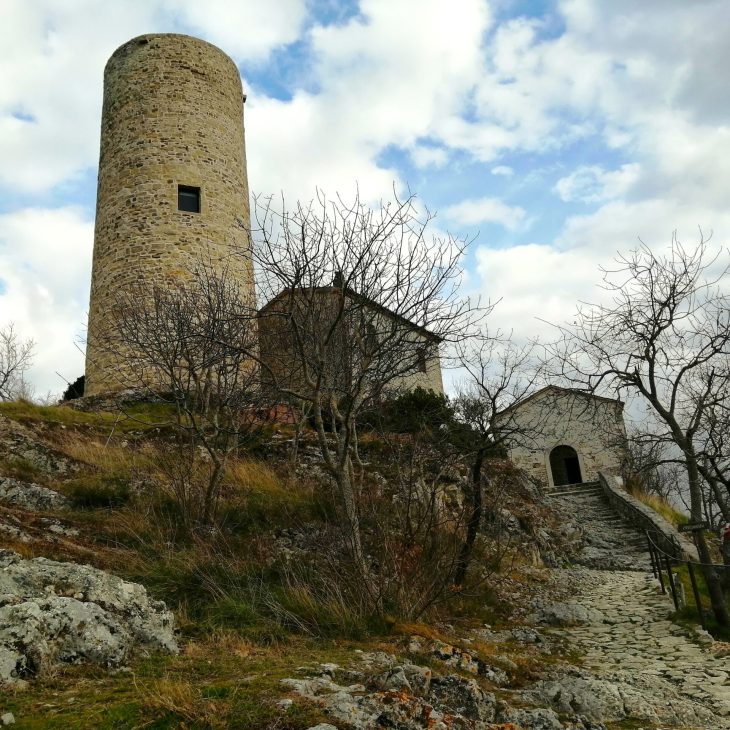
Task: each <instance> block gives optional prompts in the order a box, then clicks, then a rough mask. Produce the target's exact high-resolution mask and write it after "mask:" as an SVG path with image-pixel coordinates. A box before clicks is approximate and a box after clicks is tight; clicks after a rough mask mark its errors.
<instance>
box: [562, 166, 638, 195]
mask: <svg viewBox="0 0 730 730" xmlns="http://www.w3.org/2000/svg"><path fill="white" fill-rule="evenodd" d="M640 170H641V166H640V165H639V164H638V163H629V164H626V165H621V167H620V168H618V169H617V170H605V169H604V168H603V167H601V166H600V165H586V166H582V167H579V168H577V169H576V170H573V172H571V173H570V175H567V176H566V177H563V178H560V180H558V182H557V183H556V184H555V188H554V190H555V192H556V193H557V194H558V195H559V196H560V199H561V200H563V201H565V202H571V201H574V200H579V201H581V202H583V203H598V202H601V201H604V200H611V199H612V198H617V197H619V196H621V195H624V194H625V193H626V192H627V191H628V190H629V188H631V186H632V185H633V184H634V183H635V182H636V181H637V180H638V177H639V173H640Z"/></svg>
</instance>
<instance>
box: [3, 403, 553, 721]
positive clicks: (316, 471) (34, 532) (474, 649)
mask: <svg viewBox="0 0 730 730" xmlns="http://www.w3.org/2000/svg"><path fill="white" fill-rule="evenodd" d="M0 416H4V417H6V418H7V419H9V420H10V422H11V423H15V424H19V425H20V426H21V427H23V428H24V429H26V430H25V431H24V433H27V434H31V435H32V438H33V439H34V441H35V443H37V444H39V445H40V446H39V448H42V449H43V450H45V451H44V453H46V452H47V453H48V454H51V455H52V456H53V458H54V459H55V460H56V462H58V463H61V464H63V465H66V466H64V467H63V468H60V467H59V468H53V469H51V468H48V466H47V464H46V462H45V461H43V460H42V459H41V460H39V459H37V458H34V457H33V455H26V456H23V453H24V452H23V448H18V449H16V450H15V451H13V450H12V449H11V450H7V449H6V450H5V451H4V452H3V453H2V454H0V476H7V477H13V478H16V479H22V480H25V481H33V482H35V483H39V484H42V485H45V486H48V487H50V488H52V489H55V490H58V491H60V492H62V493H63V494H65V495H66V496H68V498H69V499H70V500H71V505H72V508H71V509H70V510H65V511H62V512H58V513H41V512H35V513H28V512H24V511H22V510H20V509H17V508H14V507H9V506H2V507H0V520H1V519H3V518H7V519H13V520H21V519H22V522H23V524H24V526H25V529H26V530H27V534H28V536H29V538H30V539H27V540H25V539H23V540H19V539H13V538H12V537H11V536H5V535H3V536H2V543H3V546H4V547H6V548H10V549H12V550H15V551H17V552H19V553H20V554H21V555H23V556H26V557H31V556H41V555H42V556H46V557H50V558H54V559H58V560H72V561H76V562H84V563H89V564H92V565H94V566H96V567H99V568H102V569H104V570H108V571H110V572H113V573H115V574H117V575H119V576H122V577H124V578H127V579H130V580H133V581H136V582H139V583H142V584H143V585H144V586H146V587H147V589H148V591H149V592H150V593H151V594H152V595H154V596H155V597H157V598H159V599H162V600H164V601H165V602H166V603H167V605H168V606H170V607H171V608H172V609H173V610H174V612H175V615H176V619H177V623H178V626H179V630H180V643H181V647H182V651H181V653H180V655H179V656H154V655H153V656H141V655H140V656H138V657H136V658H135V660H134V661H133V662H132V664H131V665H130V667H129V668H128V670H124V671H117V672H114V673H111V674H108V673H106V672H104V671H101V670H99V669H98V668H95V667H90V666H78V667H74V666H69V667H67V668H64V669H62V670H59V671H58V672H57V673H53V674H51V675H44V676H40V677H36V678H34V679H33V681H32V682H31V685H30V687H29V689H27V690H25V691H22V692H20V691H18V692H15V693H13V694H11V695H10V696H9V697H8V700H7V702H6V703H5V705H4V707H6V708H7V709H10V710H11V711H13V712H14V713H15V714H16V717H17V718H19V725H18V726H19V727H31V728H53V727H58V728H88V727H92V726H93V727H98V728H133V727H151V728H163V727H182V726H184V727H241V728H268V727H270V728H278V729H281V730H285V729H289V728H290V729H291V730H295V729H299V728H307V727H309V726H311V725H314V724H316V723H317V722H323V721H325V720H326V717H325V716H324V715H322V713H321V711H320V710H319V709H318V708H317V707H314V706H310V705H308V704H307V703H306V702H302V701H297V702H296V703H295V705H293V706H292V707H291V708H289V709H288V710H287V711H286V712H284V711H283V710H282V709H281V708H280V707H279V706H278V705H277V702H278V700H280V699H281V698H282V697H284V696H286V694H287V691H286V689H285V688H282V686H281V685H280V679H282V678H284V677H292V676H297V671H298V668H300V667H302V666H311V665H313V664H316V663H318V662H321V663H325V662H336V663H338V662H342V663H346V661H347V659H348V657H352V656H353V655H355V654H356V653H357V651H365V650H379V651H387V652H394V653H395V652H403V651H404V647H405V646H406V645H407V642H408V640H409V638H410V637H412V636H413V635H421V636H425V637H428V638H431V639H436V638H438V639H440V640H444V641H446V640H448V641H449V642H451V643H455V644H458V643H459V642H460V638H459V637H460V636H462V635H463V632H465V631H466V630H467V629H470V628H475V627H476V628H478V627H481V626H483V625H484V624H488V625H490V626H500V625H502V624H504V623H505V622H506V621H508V620H509V615H510V612H511V605H510V604H513V603H514V602H515V600H516V598H515V597H516V596H520V595H524V596H527V595H528V594H529V593H530V591H531V590H532V588H531V586H530V585H529V580H530V579H527V578H524V577H522V578H520V579H519V580H516V578H517V577H518V576H519V571H518V569H519V566H520V564H521V563H523V562H524V561H525V559H526V558H525V555H526V553H525V551H524V550H523V549H522V548H523V546H524V544H526V543H528V542H533V537H532V535H533V534H536V533H537V531H538V530H540V529H544V528H547V529H550V527H551V523H550V519H551V517H550V514H549V513H548V512H547V511H546V510H544V508H542V507H540V506H539V505H537V504H535V503H534V501H533V500H532V498H531V497H530V495H529V493H528V492H527V491H526V490H525V488H524V485H521V483H520V480H519V479H518V478H516V477H515V475H514V473H513V471H512V470H511V469H510V467H509V466H508V465H506V464H504V463H501V462H500V463H496V462H495V465H494V470H493V472H492V474H491V476H492V480H491V484H492V487H491V488H490V489H488V490H487V492H486V493H487V501H488V504H487V505H486V507H487V516H488V524H489V527H488V528H487V531H486V533H485V534H484V535H483V536H482V538H481V539H480V542H479V547H478V550H479V552H478V558H479V559H478V561H477V562H476V563H475V568H474V569H473V570H472V571H471V572H470V573H469V576H468V581H467V582H466V584H464V585H461V586H451V585H446V586H444V587H443V590H442V592H441V594H440V595H435V596H434V600H433V601H432V603H431V604H430V605H429V606H428V608H427V610H425V611H421V612H420V613H419V614H418V615H417V616H414V615H413V614H412V612H411V611H410V608H409V607H411V606H412V605H414V601H415V597H416V595H417V594H418V595H419V596H420V595H421V594H422V592H423V591H424V590H426V589H427V587H428V586H432V584H433V583H434V580H435V577H438V571H439V570H440V566H442V565H443V562H440V561H443V560H446V559H447V558H448V557H449V555H451V553H449V550H452V551H453V549H454V547H455V545H456V543H455V539H456V538H455V536H457V535H458V534H459V530H461V529H462V527H461V526H460V522H459V519H458V515H459V514H460V509H461V508H460V507H459V489H458V478H459V477H458V470H459V465H458V463H456V462H455V463H454V465H453V468H452V469H451V471H450V472H449V474H445V475H443V476H441V472H440V471H439V472H438V474H439V478H438V479H437V480H435V481H436V482H438V484H439V489H438V499H440V500H442V502H443V509H444V512H443V513H441V512H439V513H438V514H443V515H449V514H450V515H451V517H448V516H444V517H442V518H440V519H439V521H438V522H437V523H433V524H431V525H430V526H428V530H426V529H421V527H419V525H418V524H417V518H419V516H423V515H426V514H428V513H427V512H425V511H423V510H422V509H421V508H420V507H418V508H417V507H416V505H415V504H406V501H405V500H404V499H403V497H402V494H400V493H399V491H398V490H399V481H398V480H399V478H400V477H399V475H401V474H402V473H403V472H404V468H405V467H404V465H410V466H412V465H413V453H412V452H409V449H410V448H411V446H410V445H409V442H408V440H407V439H405V438H398V439H396V440H395V441H393V440H388V439H383V438H381V437H379V436H377V435H374V434H372V435H369V436H368V437H367V438H365V439H363V454H362V457H363V459H365V460H367V461H368V464H369V469H368V475H369V476H368V477H367V479H366V482H365V484H364V487H363V492H364V493H367V495H368V497H367V499H364V500H363V506H362V513H363V523H364V534H365V535H366V540H367V541H368V550H369V551H370V554H371V555H372V561H373V565H374V568H373V569H374V570H377V571H380V574H381V575H383V580H384V582H385V580H386V578H387V583H388V585H387V586H385V585H384V586H383V589H382V590H383V592H382V597H381V598H380V599H379V600H380V603H379V606H378V610H373V607H372V606H373V602H372V600H371V598H370V597H369V596H366V595H364V594H363V592H362V591H363V588H362V586H361V585H358V584H357V581H355V580H353V578H352V575H353V574H352V573H351V572H350V571H349V566H348V562H347V560H348V559H347V552H346V550H345V549H344V548H345V545H344V542H343V538H342V531H341V517H340V515H339V506H338V502H337V498H336V494H335V493H334V492H333V489H332V485H331V484H330V482H329V480H328V478H327V476H326V474H325V473H324V472H323V471H322V469H321V466H320V465H319V463H318V462H319V459H318V457H317V452H316V444H315V442H314V440H313V437H312V435H311V434H305V438H304V443H303V444H302V445H301V447H300V454H301V456H300V460H299V463H298V464H297V465H296V466H295V465H293V464H292V463H291V460H290V456H291V454H290V450H289V446H288V440H289V438H290V437H291V433H290V432H289V431H288V430H287V429H286V428H284V427H281V428H279V429H278V431H277V432H275V433H272V434H267V435H266V437H265V438H262V439H261V440H260V441H259V442H257V443H252V444H251V445H250V447H249V448H248V449H247V450H245V451H242V452H240V453H239V454H238V455H237V456H236V457H235V458H233V459H232V460H231V461H230V462H229V464H228V466H227V469H226V473H225V478H224V487H223V491H222V496H221V500H220V503H219V505H218V510H217V516H216V520H215V522H214V524H211V525H206V526H202V527H201V528H200V529H193V530H190V529H187V528H186V527H185V525H184V520H183V519H182V514H181V503H180V500H179V494H176V491H175V480H176V479H177V478H178V477H179V474H180V470H179V467H180V464H179V463H178V461H177V460H176V455H177V452H175V450H174V449H173V448H172V446H171V443H172V441H171V431H170V429H169V427H168V426H169V420H170V418H169V416H170V413H169V411H168V410H167V409H166V407H164V406H162V405H138V406H135V407H133V408H131V409H128V410H127V412H126V413H125V414H124V415H120V414H118V413H113V412H94V413H87V412H82V411H77V410H74V409H72V408H69V407H66V406H59V407H39V406H35V405H32V404H28V403H7V404H0ZM427 451H428V450H426V451H424V452H423V453H421V454H420V456H419V461H418V464H419V468H424V469H425V470H426V471H428V470H429V469H433V470H435V469H437V467H436V466H435V465H436V464H438V463H439V460H443V455H442V454H438V453H435V452H434V453H432V454H431V455H430V456H428V455H427ZM404 454H405V457H408V458H404ZM49 458H50V457H49ZM56 462H54V463H56ZM441 466H442V465H441ZM441 466H439V469H441ZM205 468H206V465H205V461H204V459H201V461H200V463H199V462H198V461H197V460H195V463H194V464H193V468H192V471H191V472H189V473H188V474H187V478H189V479H191V480H193V481H194V480H195V478H196V474H197V472H196V470H197V469H201V470H204V469H205ZM418 483H419V484H421V483H422V482H418ZM409 499H413V501H414V502H415V496H414V494H413V493H409ZM426 501H427V500H426ZM507 506H508V507H509V512H508V513H507V514H508V515H509V516H510V520H511V522H510V525H512V526H511V527H510V528H509V530H508V529H506V527H505V524H506V522H504V520H505V519H506V518H505V517H504V515H503V514H502V512H503V511H504V508H505V507H507ZM419 509H420V510H421V511H420V512H419V511H418V510H419ZM449 510H451V511H450V512H449ZM455 515H456V516H455ZM49 517H52V518H54V519H58V520H60V521H61V522H62V523H63V525H64V526H65V527H68V528H73V529H75V530H77V531H78V535H77V536H75V537H61V538H59V537H57V536H49V535H48V534H47V533H45V532H44V530H43V524H44V522H43V520H45V519H46V518H49ZM515 524H518V525H519V526H517V527H515V526H514V525H515ZM407 530H411V532H410V533H408V532H407ZM419 530H421V531H420V532H419ZM516 570H517V571H518V572H515V571H516ZM525 581H528V582H525ZM468 648H469V651H470V652H471V653H472V654H473V655H475V656H477V657H481V659H483V660H484V661H487V660H489V661H492V662H495V661H497V663H498V662H499V661H507V662H508V663H509V666H510V668H511V672H512V674H513V677H514V679H515V681H516V682H517V683H519V682H520V681H525V680H526V679H527V678H529V677H531V676H535V672H536V671H537V670H538V669H539V667H540V666H541V664H542V663H550V662H554V661H555V660H556V657H550V656H548V655H547V654H543V653H540V652H539V651H537V652H535V651H531V652H527V653H525V650H524V648H521V647H518V646H515V647H514V648H513V653H512V654H511V655H509V656H505V654H504V648H503V647H502V648H500V649H499V650H498V649H497V648H496V647H495V645H493V644H492V643H490V642H489V641H488V640H485V641H483V642H480V643H479V644H471V645H470V646H469V647H468ZM495 655H499V657H501V659H500V658H499V657H497V659H496V660H495ZM455 671H457V670H455Z"/></svg>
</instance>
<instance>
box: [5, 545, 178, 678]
mask: <svg viewBox="0 0 730 730" xmlns="http://www.w3.org/2000/svg"><path fill="white" fill-rule="evenodd" d="M136 645H140V646H145V647H148V648H151V649H159V650H163V651H168V652H176V651H177V644H176V642H175V638H174V635H173V616H172V613H171V612H170V611H168V610H167V608H166V606H165V604H164V603H162V602H161V601H154V600H151V599H150V598H149V596H148V595H147V591H146V590H145V589H144V587H143V586H141V585H139V584H137V583H130V582H128V581H125V580H122V579H121V578H119V577H117V576H114V575H111V574H109V573H106V572H104V571H102V570H98V569H97V568H93V567H91V566H89V565H78V564H76V563H62V562H58V561H55V560H48V559H46V558H34V559H24V558H22V557H21V556H20V555H17V554H16V553H13V552H10V551H8V550H2V551H0V683H3V682H5V683H15V682H18V681H20V680H23V679H25V678H27V677H30V676H33V675H35V674H38V673H39V672H42V671H44V670H46V669H47V668H49V667H50V666H53V665H54V664H57V663H78V662H84V661H89V662H93V663H95V664H101V665H103V666H107V667H115V666H120V665H121V664H122V663H123V662H125V661H126V660H127V658H128V656H129V654H130V651H131V650H132V648H133V647H134V646H136Z"/></svg>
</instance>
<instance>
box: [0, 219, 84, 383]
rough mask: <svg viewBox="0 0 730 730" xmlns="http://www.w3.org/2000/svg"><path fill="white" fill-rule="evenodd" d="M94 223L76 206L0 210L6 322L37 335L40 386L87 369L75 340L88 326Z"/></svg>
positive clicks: (0, 317)
mask: <svg viewBox="0 0 730 730" xmlns="http://www.w3.org/2000/svg"><path fill="white" fill-rule="evenodd" d="M92 241H93V223H91V222H90V221H88V220H87V219H85V217H84V215H83V213H82V212H81V211H79V210H78V209H76V208H69V207H67V208H56V209H42V208H25V209H22V210H19V211H16V212H13V213H6V214H3V215H0V279H1V280H2V288H1V289H0V291H2V293H0V327H2V326H3V325H5V324H7V323H8V322H10V321H13V322H15V323H16V325H17V329H18V332H19V333H20V334H21V335H22V336H23V337H24V338H25V337H32V338H33V339H34V340H35V341H36V343H37V348H36V357H35V364H34V366H33V369H32V372H31V376H32V381H33V382H34V384H35V386H36V388H37V390H38V391H39V392H40V393H41V394H43V393H45V392H46V391H49V390H50V391H53V392H58V391H60V390H63V388H65V385H64V383H63V381H62V380H61V379H60V378H59V377H58V376H57V375H56V374H55V373H56V371H59V372H60V373H61V374H62V375H63V376H65V377H66V378H68V379H69V380H74V379H75V378H76V377H78V376H79V375H80V374H81V373H83V371H84V362H83V356H82V355H81V353H80V352H79V351H78V349H77V348H76V346H75V344H74V343H75V342H76V341H77V340H78V338H79V337H80V336H81V335H83V333H84V331H85V327H86V312H87V310H88V305H89V282H90V278H91V249H92Z"/></svg>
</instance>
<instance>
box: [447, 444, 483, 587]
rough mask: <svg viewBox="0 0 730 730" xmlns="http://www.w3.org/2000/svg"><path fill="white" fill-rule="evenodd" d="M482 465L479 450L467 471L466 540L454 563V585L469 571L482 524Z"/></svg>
mask: <svg viewBox="0 0 730 730" xmlns="http://www.w3.org/2000/svg"><path fill="white" fill-rule="evenodd" d="M483 463H484V452H483V451H482V450H480V451H479V452H477V454H476V456H475V457H474V463H473V464H472V467H471V469H470V470H469V479H468V481H467V499H468V502H469V511H468V516H467V521H466V538H465V540H464V544H463V545H462V546H461V551H460V553H459V559H458V561H457V563H456V571H455V573H454V583H455V584H456V585H461V584H463V582H464V580H465V578H466V571H467V570H468V569H469V564H470V563H471V559H472V555H473V554H474V543H475V542H476V539H477V534H478V533H479V527H480V526H481V523H482V512H483V510H484V507H483V504H482V464H483Z"/></svg>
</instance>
